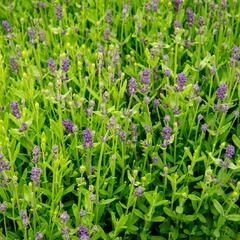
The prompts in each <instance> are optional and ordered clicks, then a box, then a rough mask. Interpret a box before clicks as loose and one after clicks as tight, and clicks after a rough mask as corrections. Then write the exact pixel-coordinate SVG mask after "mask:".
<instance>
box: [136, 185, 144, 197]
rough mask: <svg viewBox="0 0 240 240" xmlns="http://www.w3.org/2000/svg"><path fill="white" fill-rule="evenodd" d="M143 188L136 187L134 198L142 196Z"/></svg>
mask: <svg viewBox="0 0 240 240" xmlns="http://www.w3.org/2000/svg"><path fill="white" fill-rule="evenodd" d="M143 191H144V188H143V187H141V186H140V187H137V188H136V189H135V191H134V196H135V197H141V196H142V194H143Z"/></svg>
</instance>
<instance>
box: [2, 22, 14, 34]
mask: <svg viewBox="0 0 240 240" xmlns="http://www.w3.org/2000/svg"><path fill="white" fill-rule="evenodd" d="M2 26H3V28H4V30H5V32H7V33H10V32H12V29H11V27H10V24H9V22H8V21H7V20H3V21H2Z"/></svg>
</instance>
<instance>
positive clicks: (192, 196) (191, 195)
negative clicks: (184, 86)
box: [188, 194, 201, 201]
mask: <svg viewBox="0 0 240 240" xmlns="http://www.w3.org/2000/svg"><path fill="white" fill-rule="evenodd" d="M188 198H189V199H190V200H192V201H200V200H201V199H200V198H199V197H198V196H196V195H194V194H189V195H188Z"/></svg>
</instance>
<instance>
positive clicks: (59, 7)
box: [55, 4, 63, 21]
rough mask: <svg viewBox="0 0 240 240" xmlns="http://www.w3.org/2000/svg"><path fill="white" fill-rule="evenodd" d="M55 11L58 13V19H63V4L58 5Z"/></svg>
mask: <svg viewBox="0 0 240 240" xmlns="http://www.w3.org/2000/svg"><path fill="white" fill-rule="evenodd" d="M55 13H56V16H57V20H58V21H60V20H62V17H63V16H62V5H60V4H59V5H58V6H56V9H55Z"/></svg>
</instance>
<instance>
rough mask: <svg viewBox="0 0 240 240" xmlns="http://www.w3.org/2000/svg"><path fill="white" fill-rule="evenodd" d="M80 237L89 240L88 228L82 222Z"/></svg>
mask: <svg viewBox="0 0 240 240" xmlns="http://www.w3.org/2000/svg"><path fill="white" fill-rule="evenodd" d="M78 237H79V240H88V239H89V232H88V229H87V228H86V227H85V226H84V225H83V224H80V225H79V226H78Z"/></svg>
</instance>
